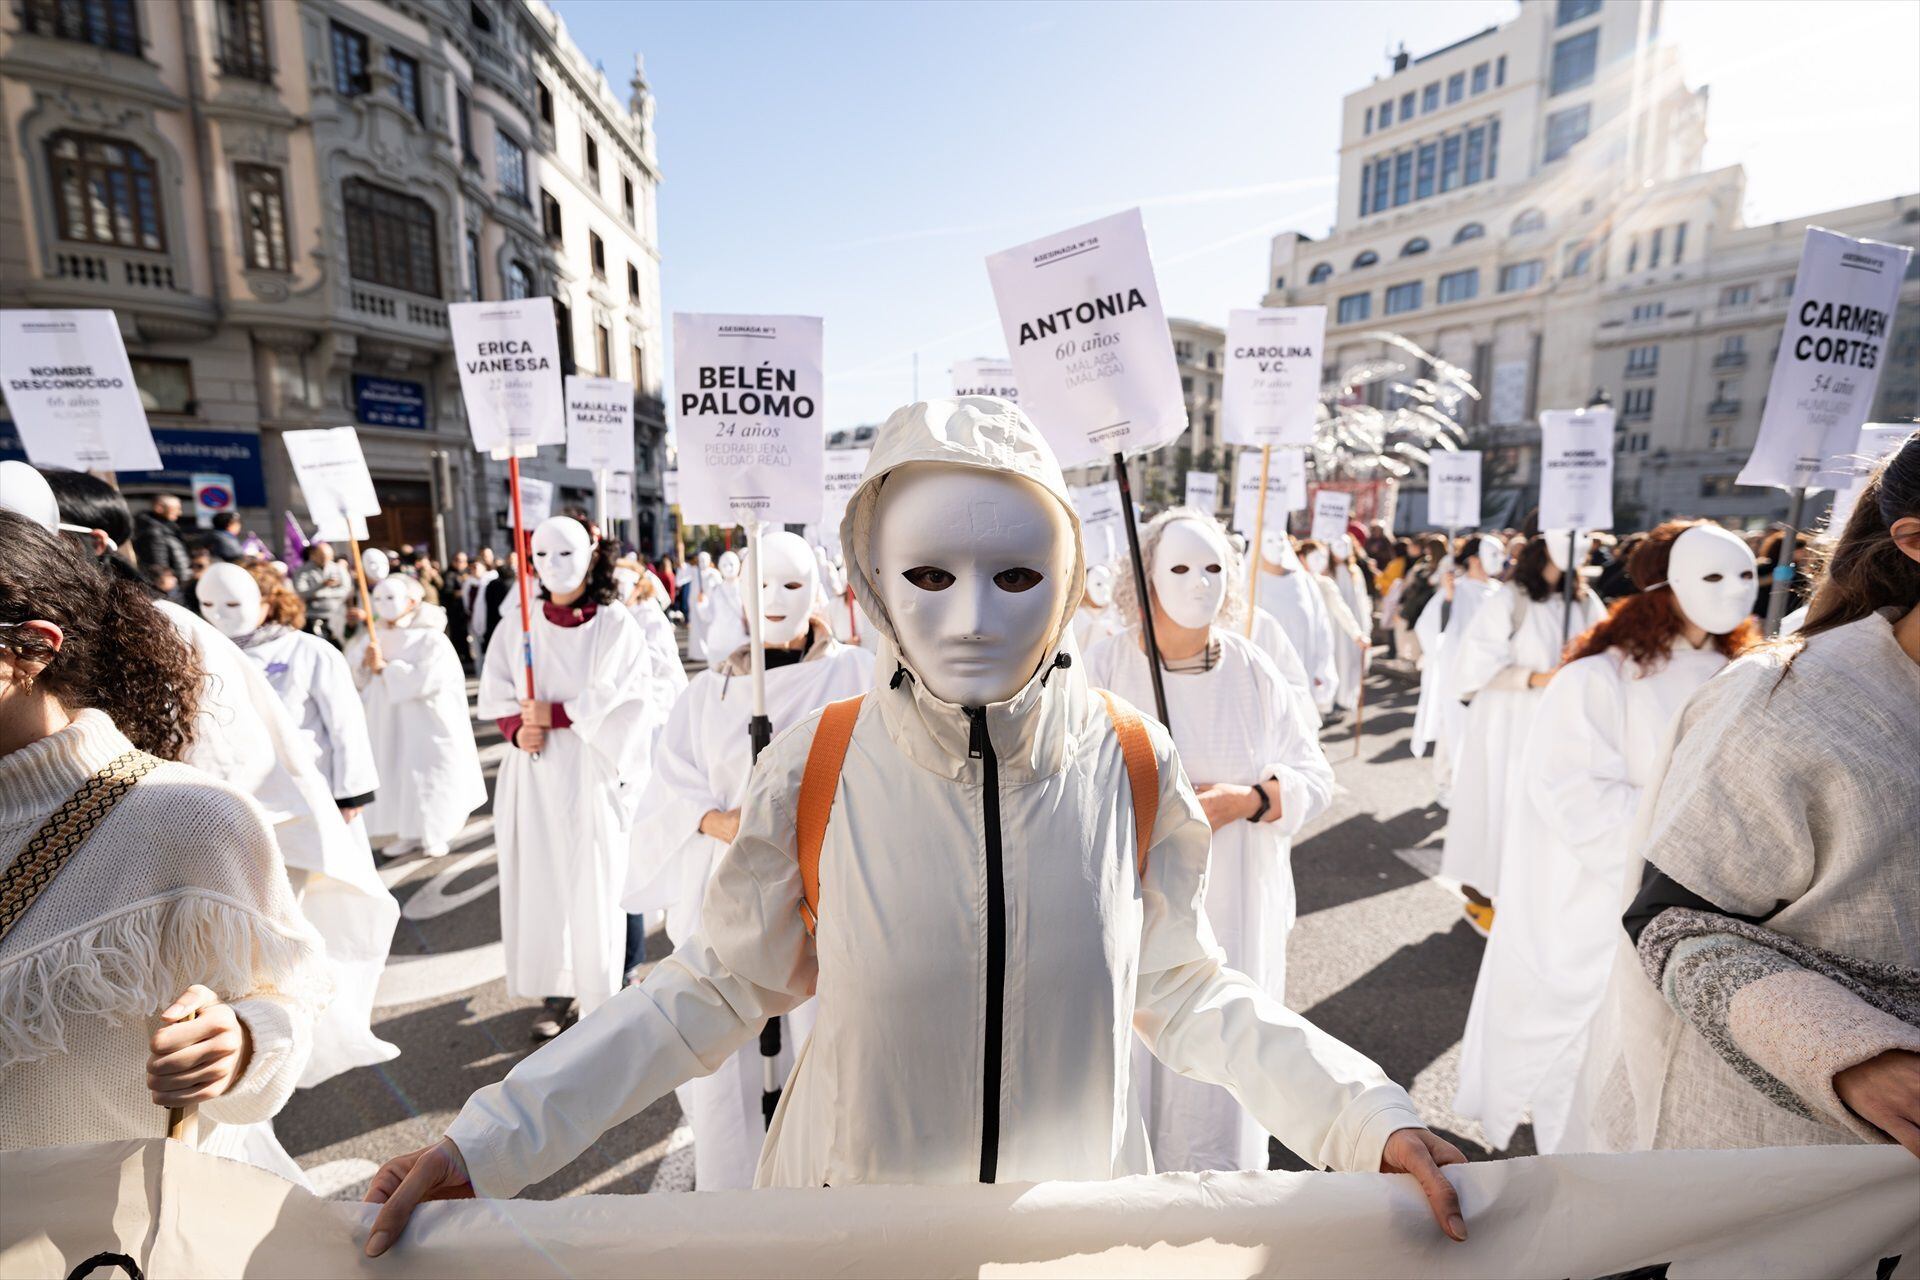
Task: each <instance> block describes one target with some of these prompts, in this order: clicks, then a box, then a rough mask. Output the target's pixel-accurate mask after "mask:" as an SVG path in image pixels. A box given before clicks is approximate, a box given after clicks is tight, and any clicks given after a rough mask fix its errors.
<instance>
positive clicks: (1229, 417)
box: [1220, 307, 1327, 446]
mask: <svg viewBox="0 0 1920 1280" xmlns="http://www.w3.org/2000/svg"><path fill="white" fill-rule="evenodd" d="M1326 333H1327V309H1326V308H1325V307H1260V308H1256V309H1254V310H1247V311H1232V312H1229V313H1228V314H1227V353H1226V354H1227V368H1226V376H1225V379H1224V383H1223V386H1222V388H1221V393H1220V400H1221V404H1220V409H1221V418H1220V435H1221V438H1222V439H1224V440H1226V441H1227V442H1228V443H1229V444H1257V445H1299V446H1305V445H1310V444H1312V443H1313V431H1314V425H1315V423H1316V421H1317V419H1318V413H1317V411H1318V409H1319V406H1320V360H1321V353H1322V349H1323V347H1324V346H1325V343H1326Z"/></svg>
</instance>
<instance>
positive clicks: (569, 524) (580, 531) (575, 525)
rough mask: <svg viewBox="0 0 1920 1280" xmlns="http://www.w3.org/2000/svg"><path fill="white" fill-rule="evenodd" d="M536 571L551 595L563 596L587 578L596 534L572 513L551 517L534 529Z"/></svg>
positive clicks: (534, 567) (541, 583) (534, 563)
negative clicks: (588, 530)
mask: <svg viewBox="0 0 1920 1280" xmlns="http://www.w3.org/2000/svg"><path fill="white" fill-rule="evenodd" d="M532 542H533V571H534V573H536V574H538V575H539V577H540V585H541V586H543V587H545V588H546V589H547V592H548V594H550V595H563V594H565V593H566V592H569V591H572V590H573V589H574V588H575V587H577V586H579V585H580V584H581V583H583V582H585V581H586V580H587V570H588V569H589V568H591V567H592V565H593V535H592V534H589V533H588V532H587V526H585V525H583V524H581V523H580V522H579V521H578V520H575V519H574V518H573V517H572V516H548V517H547V518H546V519H545V520H542V521H541V522H540V527H539V528H537V529H535V530H534V531H533V538H532Z"/></svg>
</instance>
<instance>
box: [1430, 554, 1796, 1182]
mask: <svg viewBox="0 0 1920 1280" xmlns="http://www.w3.org/2000/svg"><path fill="white" fill-rule="evenodd" d="M1629 572H1630V573H1631V575H1632V577H1633V581H1634V584H1635V585H1636V586H1637V587H1638V588H1639V592H1638V594H1635V595H1630V596H1627V597H1625V598H1623V599H1622V600H1620V601H1619V602H1618V603H1617V604H1615V605H1614V607H1613V611H1612V613H1611V615H1610V616H1609V617H1608V619H1607V620H1606V621H1605V622H1603V623H1601V624H1600V625H1599V626H1598V627H1597V628H1595V629H1594V630H1593V631H1591V632H1589V633H1588V634H1587V635H1586V636H1585V637H1583V638H1582V640H1581V642H1580V645H1579V647H1578V648H1577V649H1576V650H1574V651H1573V653H1572V656H1570V658H1569V660H1568V662H1567V664H1566V665H1565V666H1564V667H1562V668H1561V669H1560V670H1559V671H1558V672H1556V673H1555V675H1554V677H1553V681H1552V683H1551V684H1549V685H1548V686H1547V688H1546V691H1545V692H1544V693H1543V694H1542V695H1541V696H1540V708H1539V712H1538V714H1537V715H1536V716H1535V717H1534V721H1533V727H1532V729H1531V731H1530V732H1529V734H1528V736H1527V741H1526V749H1525V751H1524V752H1522V757H1521V758H1522V765H1521V769H1520V778H1519V781H1520V783H1521V785H1522V787H1523V793H1524V794H1523V796H1522V800H1521V803H1522V805H1523V806H1524V807H1525V809H1526V810H1527V812H1528V813H1529V814H1530V815H1531V827H1532V829H1533V830H1536V831H1538V832H1539V833H1540V836H1541V838H1540V840H1539V841H1538V843H1536V844H1534V845H1533V846H1532V847H1529V848H1518V847H1516V848H1513V849H1510V850H1509V856H1508V857H1507V859H1506V860H1505V862H1504V863H1503V864H1502V866H1501V873H1500V878H1501V890H1500V927H1499V928H1498V929H1495V930H1494V931H1493V935H1492V937H1491V938H1489V939H1488V942H1487V948H1486V952H1485V953H1484V955H1483V956H1482V958H1481V962H1480V974H1479V980H1478V981H1477V983H1476V984H1475V986H1474V992H1473V1005H1472V1007H1471V1009H1470V1010H1469V1012H1468V1014H1467V1028H1466V1033H1465V1036H1464V1037H1463V1042H1462V1047H1461V1054H1460V1084H1459V1090H1458V1093H1457V1094H1456V1095H1455V1098H1454V1102H1453V1109H1454V1111H1455V1112H1457V1113H1458V1114H1460V1115H1463V1116H1470V1117H1472V1118H1474V1119H1476V1120H1478V1121H1479V1122H1480V1123H1481V1125H1482V1126H1483V1127H1484V1128H1485V1129H1486V1134H1487V1143H1488V1145H1489V1146H1491V1147H1493V1148H1494V1149H1496V1150H1499V1149H1502V1148H1504V1147H1506V1146H1507V1144H1508V1143H1509V1142H1510V1141H1512V1138H1513V1131H1514V1129H1515V1128H1517V1127H1518V1126H1519V1124H1520V1123H1521V1121H1522V1120H1523V1119H1525V1118H1526V1117H1528V1116H1529V1115H1531V1117H1532V1120H1533V1136H1534V1145H1535V1147H1536V1149H1538V1151H1539V1152H1540V1153H1541V1154H1542V1155H1552V1154H1554V1153H1555V1152H1558V1151H1559V1150H1561V1149H1562V1148H1561V1140H1562V1138H1563V1136H1564V1134H1565V1132H1566V1122H1567V1115H1568V1109H1569V1107H1570V1105H1571V1103H1572V1098H1573V1094H1574V1088H1575V1084H1576V1082H1577V1081H1578V1079H1579V1076H1580V1069H1581V1064H1582V1062H1583V1060H1584V1057H1585V1053H1586V1047H1587V1043H1588V1032H1589V1030H1590V1027H1591V1024H1592V1022H1593V1018H1594V1015H1595V1013H1596V1012H1597V1010H1598V1009H1599V1006H1600V1002H1601V999H1602V997H1603V996H1604V995H1605V993H1606V988H1607V977H1608V974H1610V973H1611V972H1612V969H1613V958H1614V954H1615V952H1616V951H1617V950H1618V947H1619V941H1620V939H1621V937H1622V936H1623V935H1622V932H1621V928H1620V903H1621V900H1622V898H1623V897H1625V896H1626V894H1627V892H1628V885H1627V876H1628V872H1629V868H1630V867H1631V865H1632V862H1633V853H1634V850H1633V847H1632V845H1631V843H1630V841H1631V835H1632V831H1633V823H1634V813H1635V811H1636V810H1637V808H1638V807H1639V804H1640V800H1641V797H1642V796H1643V795H1644V794H1645V793H1646V790H1647V788H1648V787H1649V786H1651V785H1652V784H1653V783H1654V782H1655V781H1657V778H1656V776H1655V773H1654V771H1655V769H1657V768H1658V766H1659V763H1660V761H1661V759H1662V756H1663V751H1662V748H1663V746H1664V744H1665V742H1666V740H1667V738H1668V735H1669V734H1670V732H1671V729H1672V726H1673V723H1674V720H1675V718H1676V717H1677V716H1678V715H1679V713H1680V709H1681V707H1683V706H1685V705H1686V703H1687V700H1688V699H1689V698H1691V697H1692V696H1693V694H1694V691H1695V690H1697V689H1699V687H1700V686H1701V685H1703V684H1705V683H1706V682H1707V680H1708V679H1709V678H1711V677H1712V676H1713V675H1714V674H1715V673H1716V672H1718V671H1719V670H1720V668H1721V667H1723V666H1725V665H1726V664H1727V662H1728V661H1729V660H1730V659H1731V658H1734V657H1737V656H1738V655H1739V654H1740V652H1742V651H1743V650H1744V649H1746V648H1748V647H1750V646H1751V645H1752V644H1753V643H1754V642H1755V641H1757V640H1758V638H1759V632H1758V630H1757V629H1756V628H1755V627H1754V626H1753V624H1752V621H1751V620H1750V619H1749V618H1748V616H1747V609H1748V607H1749V605H1751V603H1752V600H1753V592H1754V581H1755V568H1754V558H1753V553H1752V552H1751V551H1749V550H1747V546H1746V544H1745V543H1744V542H1742V541H1741V540H1740V539H1739V538H1737V537H1735V536H1734V535H1733V534H1731V533H1728V532H1727V531H1726V530H1724V529H1722V528H1720V527H1719V526H1717V525H1713V524H1708V523H1706V522H1704V521H1701V522H1696V523H1688V522H1686V521H1680V520H1672V521H1668V522H1667V523H1666V524H1663V525H1661V526H1660V527H1659V528H1657V529H1655V530H1654V531H1653V532H1652V533H1651V534H1650V535H1649V536H1648V537H1647V539H1646V540H1645V541H1644V542H1642V544H1641V545H1640V547H1639V548H1638V549H1636V550H1635V552H1634V555H1633V559H1632V561H1631V563H1630V565H1629Z"/></svg>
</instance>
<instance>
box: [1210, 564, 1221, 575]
mask: <svg viewBox="0 0 1920 1280" xmlns="http://www.w3.org/2000/svg"><path fill="white" fill-rule="evenodd" d="M1207 572H1208V573H1218V572H1220V566H1219V565H1217V564H1210V565H1208V566H1207Z"/></svg>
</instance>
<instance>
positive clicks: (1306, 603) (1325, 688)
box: [1255, 564, 1339, 716]
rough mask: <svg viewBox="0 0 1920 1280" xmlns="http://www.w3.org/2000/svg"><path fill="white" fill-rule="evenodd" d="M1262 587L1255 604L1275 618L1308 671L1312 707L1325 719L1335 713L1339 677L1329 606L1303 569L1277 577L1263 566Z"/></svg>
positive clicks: (1261, 573) (1261, 567) (1279, 574)
mask: <svg viewBox="0 0 1920 1280" xmlns="http://www.w3.org/2000/svg"><path fill="white" fill-rule="evenodd" d="M1259 584H1260V585H1259V590H1258V595H1259V597H1260V598H1259V599H1258V600H1257V601H1256V602H1255V603H1257V604H1258V605H1259V606H1260V608H1262V609H1264V610H1266V611H1267V612H1268V613H1270V614H1272V615H1273V617H1274V620H1275V621H1276V622H1278V623H1279V624H1280V629H1281V630H1282V631H1283V632H1285V633H1286V637H1287V639H1288V640H1289V641H1291V642H1292V644H1293V648H1294V652H1295V653H1298V654H1299V655H1300V662H1301V664H1302V665H1303V666H1304V667H1305V668H1306V671H1307V679H1308V681H1309V682H1310V685H1311V687H1312V689H1313V704H1314V706H1315V707H1317V708H1319V710H1320V714H1321V715H1323V716H1324V715H1326V714H1327V713H1328V712H1330V711H1332V710H1333V697H1334V693H1335V691H1336V690H1337V688H1338V687H1339V673H1338V671H1337V670H1336V669H1335V666H1334V657H1333V646H1334V634H1333V620H1332V619H1331V618H1329V617H1328V616H1327V604H1326V601H1325V600H1324V599H1323V598H1322V597H1321V595H1320V587H1319V585H1318V584H1317V583H1316V581H1315V579H1314V575H1313V574H1311V573H1308V572H1307V571H1306V569H1304V568H1299V569H1295V570H1293V571H1292V572H1290V573H1275V572H1274V571H1273V570H1271V569H1269V568H1268V567H1267V566H1266V565H1264V564H1263V565H1261V566H1260V576H1259Z"/></svg>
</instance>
